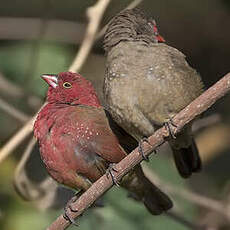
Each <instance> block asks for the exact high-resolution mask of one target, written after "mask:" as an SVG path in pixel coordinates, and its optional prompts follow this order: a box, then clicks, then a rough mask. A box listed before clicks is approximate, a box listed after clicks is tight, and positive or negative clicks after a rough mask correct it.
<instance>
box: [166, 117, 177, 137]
mask: <svg viewBox="0 0 230 230" xmlns="http://www.w3.org/2000/svg"><path fill="white" fill-rule="evenodd" d="M164 126H165V128H166V129H167V130H168V132H169V136H170V137H171V138H172V139H176V136H175V134H174V132H173V130H172V126H173V127H176V128H177V125H176V124H175V123H173V120H172V118H170V119H169V120H168V121H167V122H165V123H164Z"/></svg>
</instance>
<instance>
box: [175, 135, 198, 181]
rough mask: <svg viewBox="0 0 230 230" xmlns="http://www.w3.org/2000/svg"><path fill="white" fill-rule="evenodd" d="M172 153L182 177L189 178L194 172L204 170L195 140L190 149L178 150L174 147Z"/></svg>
mask: <svg viewBox="0 0 230 230" xmlns="http://www.w3.org/2000/svg"><path fill="white" fill-rule="evenodd" d="M172 151H173V156H174V160H175V164H176V167H177V170H178V171H179V173H180V175H181V176H182V177H184V178H188V177H190V176H191V174H192V173H193V172H199V171H200V170H201V169H202V162H201V159H200V155H199V152H198V149H197V146H196V143H195V142H194V140H193V139H192V142H191V145H190V146H189V147H187V148H180V149H176V148H174V147H173V146H172Z"/></svg>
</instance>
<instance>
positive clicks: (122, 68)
mask: <svg viewBox="0 0 230 230" xmlns="http://www.w3.org/2000/svg"><path fill="white" fill-rule="evenodd" d="M164 42H165V40H164V39H163V38H162V37H161V36H160V34H159V32H158V29H157V27H156V22H155V21H154V20H153V19H152V18H149V17H147V16H145V14H144V13H143V12H142V11H141V10H140V9H138V8H134V9H129V10H124V11H122V12H121V13H119V14H118V15H116V16H115V17H114V18H113V19H112V20H111V21H110V22H109V24H108V29H107V31H106V34H105V38H104V48H105V51H106V53H107V63H106V74H105V81H104V97H105V101H106V104H107V106H108V110H109V112H110V113H111V116H112V117H113V119H114V120H115V121H116V122H117V123H118V124H119V125H120V126H121V127H122V128H124V129H125V130H126V131H127V132H128V133H129V134H130V135H132V136H133V137H134V138H135V139H136V140H137V141H141V140H142V139H143V138H145V137H148V136H150V135H152V134H153V133H154V131H155V130H156V129H158V128H159V127H161V126H162V125H164V124H165V123H167V122H169V121H170V120H171V118H173V116H174V115H175V114H177V113H178V112H179V111H180V110H182V109H183V108H184V107H186V106H187V105H188V104H189V103H190V102H191V101H193V100H194V99H195V98H196V97H198V96H199V95H200V94H201V93H202V91H203V83H202V81H201V78H200V76H199V74H198V73H197V72H196V71H195V70H194V69H192V68H191V67H190V66H189V65H188V63H187V62H186V60H185V56H184V54H182V53H181V52H180V51H178V50H177V49H175V48H173V47H170V46H168V45H166V44H165V43H164ZM169 144H170V146H171V148H172V151H173V156H174V159H175V163H176V167H177V169H178V171H179V173H180V175H181V176H182V177H184V178H187V177H189V176H190V175H191V174H192V173H193V172H198V171H200V170H201V159H200V156H199V153H198V150H197V147H196V144H195V142H194V139H193V137H192V133H191V125H188V126H187V127H185V128H184V130H183V132H181V133H180V134H179V135H178V136H177V137H176V139H173V138H171V139H170V140H169Z"/></svg>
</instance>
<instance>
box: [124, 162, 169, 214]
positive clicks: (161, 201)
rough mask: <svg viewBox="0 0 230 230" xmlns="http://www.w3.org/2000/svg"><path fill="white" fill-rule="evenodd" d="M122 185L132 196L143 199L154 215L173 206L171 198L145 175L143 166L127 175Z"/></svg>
mask: <svg viewBox="0 0 230 230" xmlns="http://www.w3.org/2000/svg"><path fill="white" fill-rule="evenodd" d="M121 185H122V186H123V187H125V188H126V189H128V190H129V192H130V195H131V197H133V198H135V199H136V200H140V201H142V202H143V203H144V205H145V207H146V208H147V209H148V211H149V212H150V213H151V214H152V215H160V214H161V213H162V212H165V211H167V210H169V209H170V208H172V206H173V203H172V201H171V200H170V198H169V197H168V196H167V195H166V194H165V193H163V192H162V191H161V190H160V189H159V188H157V187H156V186H155V185H154V184H153V183H151V182H150V181H149V179H148V178H147V177H145V175H144V173H143V171H142V168H141V166H137V167H136V168H135V169H134V171H132V172H131V173H129V174H128V175H126V176H125V177H124V178H123V180H122V184H121Z"/></svg>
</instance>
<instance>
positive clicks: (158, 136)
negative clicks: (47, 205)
mask: <svg viewBox="0 0 230 230" xmlns="http://www.w3.org/2000/svg"><path fill="white" fill-rule="evenodd" d="M229 91H230V73H229V74H227V75H225V76H224V77H223V78H222V79H221V80H219V81H218V82H217V83H216V84H215V85H213V86H212V87H210V88H209V89H208V90H206V91H205V92H204V93H203V94H202V95H200V96H199V97H198V98H196V99H195V100H194V101H193V102H192V103H190V104H189V105H188V106H187V107H185V108H184V109H183V110H182V111H181V112H179V113H178V114H177V115H176V116H175V117H174V118H173V119H172V123H173V124H174V125H173V126H172V127H171V129H172V131H173V132H174V134H175V135H176V134H178V133H179V132H180V131H181V130H182V129H183V127H184V126H185V125H186V124H188V123H189V122H191V121H192V120H193V119H195V118H196V117H197V116H199V115H200V114H201V113H203V112H204V111H206V110H207V109H208V108H209V107H211V106H212V105H213V104H214V103H215V102H216V101H217V100H218V99H220V98H221V97H223V96H224V95H225V94H226V93H228V92H229ZM168 138H169V132H168V130H167V129H166V127H162V128H160V129H158V130H157V131H156V132H155V133H154V134H153V135H152V136H150V137H149V138H148V141H149V143H150V144H151V147H150V145H149V144H147V143H143V151H144V155H145V156H146V157H147V156H148V155H150V154H151V153H152V152H153V150H154V149H156V148H157V147H158V146H160V145H161V144H163V143H164V142H165V141H166V139H168ZM142 159H143V158H142V155H141V154H140V153H139V151H138V148H136V149H135V150H134V151H132V153H130V154H129V155H128V156H126V157H125V158H124V159H123V160H122V161H120V162H119V163H118V164H116V166H115V168H116V172H114V178H115V180H116V181H119V180H120V179H121V178H122V177H123V176H124V175H125V174H127V173H128V172H129V171H130V170H131V169H132V168H133V167H134V166H135V165H137V164H139V163H140V162H141V161H142ZM112 185H113V182H112V180H111V178H108V177H107V175H104V176H102V177H101V178H100V179H98V180H97V181H96V182H95V183H94V184H93V185H92V186H91V187H90V188H89V189H88V190H87V191H86V192H85V193H83V194H82V195H81V196H80V198H79V199H78V200H77V201H76V202H74V203H73V204H72V208H73V209H75V210H78V212H72V213H71V214H70V216H71V217H72V218H76V217H77V216H79V215H81V214H82V213H83V212H84V211H85V209H87V208H88V207H90V205H92V204H93V203H94V202H95V201H96V200H97V199H98V198H99V197H100V196H101V195H102V194H103V193H105V192H106V191H107V190H108V189H109V188H111V187H112ZM69 225H70V222H68V221H67V220H66V219H65V218H64V217H63V216H62V215H61V216H59V217H58V218H57V219H56V220H55V221H54V222H53V223H52V224H51V225H50V227H48V228H47V230H54V229H55V230H63V229H66V228H67V227H68V226H69Z"/></svg>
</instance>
